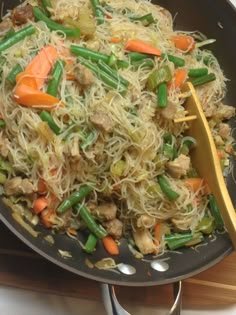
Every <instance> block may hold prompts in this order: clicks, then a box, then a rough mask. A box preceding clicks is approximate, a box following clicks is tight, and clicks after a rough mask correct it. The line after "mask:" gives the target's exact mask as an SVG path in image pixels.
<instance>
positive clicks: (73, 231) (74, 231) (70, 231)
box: [67, 228, 78, 236]
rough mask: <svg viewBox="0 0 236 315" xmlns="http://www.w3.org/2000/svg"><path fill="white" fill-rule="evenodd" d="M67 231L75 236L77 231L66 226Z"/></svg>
mask: <svg viewBox="0 0 236 315" xmlns="http://www.w3.org/2000/svg"><path fill="white" fill-rule="evenodd" d="M67 232H68V233H69V234H71V235H74V236H76V235H77V234H78V233H77V231H76V230H75V229H72V228H68V229H67Z"/></svg>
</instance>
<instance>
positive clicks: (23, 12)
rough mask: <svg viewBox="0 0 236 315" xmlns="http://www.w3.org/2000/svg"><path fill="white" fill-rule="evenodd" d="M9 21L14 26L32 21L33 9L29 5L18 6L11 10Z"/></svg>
mask: <svg viewBox="0 0 236 315" xmlns="http://www.w3.org/2000/svg"><path fill="white" fill-rule="evenodd" d="M11 19H12V22H13V24H14V25H21V24H25V23H27V22H28V20H34V14H33V7H32V6H31V5H30V4H27V5H26V6H19V7H16V8H14V9H13V10H12V14H11Z"/></svg>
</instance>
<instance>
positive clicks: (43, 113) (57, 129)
mask: <svg viewBox="0 0 236 315" xmlns="http://www.w3.org/2000/svg"><path fill="white" fill-rule="evenodd" d="M39 116H40V118H41V119H42V120H43V121H45V122H47V123H48V125H49V127H50V128H51V129H52V131H53V132H54V133H55V134H56V135H59V134H60V133H61V130H60V127H58V125H57V124H56V123H55V121H54V120H53V118H52V116H51V115H50V114H49V112H47V111H46V110H42V111H41V113H40V115H39Z"/></svg>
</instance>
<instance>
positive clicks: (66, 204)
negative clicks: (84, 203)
mask: <svg viewBox="0 0 236 315" xmlns="http://www.w3.org/2000/svg"><path fill="white" fill-rule="evenodd" d="M92 190H93V188H92V187H91V186H88V185H83V186H81V187H80V189H79V191H75V192H73V193H72V194H71V195H70V196H69V197H68V198H67V199H65V200H64V201H63V202H62V203H61V204H60V206H59V207H58V208H57V210H56V211H57V213H59V214H61V213H64V212H66V211H67V210H69V209H70V208H71V207H73V206H74V205H75V204H77V203H78V202H80V201H81V200H82V199H83V198H85V197H86V196H87V195H88V194H89V193H90V192H91V191H92Z"/></svg>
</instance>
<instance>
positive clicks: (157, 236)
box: [154, 222, 161, 243]
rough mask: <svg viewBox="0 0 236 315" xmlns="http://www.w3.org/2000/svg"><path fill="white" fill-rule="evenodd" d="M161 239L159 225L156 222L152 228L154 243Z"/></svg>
mask: <svg viewBox="0 0 236 315" xmlns="http://www.w3.org/2000/svg"><path fill="white" fill-rule="evenodd" d="M160 237H161V223H160V222H157V224H156V225H155V227H154V238H155V241H157V242H158V243H159V241H160Z"/></svg>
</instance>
